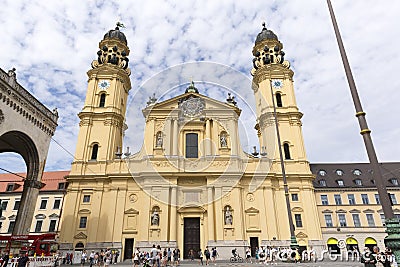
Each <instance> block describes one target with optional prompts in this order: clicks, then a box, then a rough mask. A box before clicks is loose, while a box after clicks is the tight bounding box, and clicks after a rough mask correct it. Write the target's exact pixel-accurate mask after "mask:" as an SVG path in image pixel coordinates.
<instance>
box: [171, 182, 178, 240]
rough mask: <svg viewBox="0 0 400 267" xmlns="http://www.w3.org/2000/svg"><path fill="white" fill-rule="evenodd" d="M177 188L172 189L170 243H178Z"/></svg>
mask: <svg viewBox="0 0 400 267" xmlns="http://www.w3.org/2000/svg"><path fill="white" fill-rule="evenodd" d="M176 191H177V187H176V186H172V187H171V198H170V209H171V220H170V222H169V224H170V225H169V229H170V241H178V236H177V235H176V233H177V227H178V221H177V212H178V211H177V192H176Z"/></svg>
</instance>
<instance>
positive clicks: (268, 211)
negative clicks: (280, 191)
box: [262, 186, 279, 239]
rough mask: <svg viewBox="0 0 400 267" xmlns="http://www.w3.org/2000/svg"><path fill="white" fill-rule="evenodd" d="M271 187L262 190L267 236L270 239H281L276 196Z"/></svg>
mask: <svg viewBox="0 0 400 267" xmlns="http://www.w3.org/2000/svg"><path fill="white" fill-rule="evenodd" d="M272 190H273V189H272V188H271V187H266V186H264V187H263V189H262V192H263V200H264V212H265V215H266V216H265V217H266V220H268V223H267V228H266V229H267V235H268V237H269V238H270V239H272V238H273V237H276V238H279V236H278V230H277V223H276V216H277V214H276V212H275V205H274V202H275V196H274V193H273V191H272Z"/></svg>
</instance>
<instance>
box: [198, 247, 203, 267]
mask: <svg viewBox="0 0 400 267" xmlns="http://www.w3.org/2000/svg"><path fill="white" fill-rule="evenodd" d="M198 254H199V259H200V261H199V265H200V264H201V265H203V252H202V251H201V249H200V250H199V252H198Z"/></svg>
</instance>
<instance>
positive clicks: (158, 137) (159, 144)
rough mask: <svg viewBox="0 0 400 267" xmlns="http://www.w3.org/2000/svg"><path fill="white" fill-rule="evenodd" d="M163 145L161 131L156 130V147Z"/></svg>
mask: <svg viewBox="0 0 400 267" xmlns="http://www.w3.org/2000/svg"><path fill="white" fill-rule="evenodd" d="M162 146H163V134H162V132H161V131H159V132H157V134H156V147H162Z"/></svg>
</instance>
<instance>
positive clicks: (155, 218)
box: [151, 210, 160, 226]
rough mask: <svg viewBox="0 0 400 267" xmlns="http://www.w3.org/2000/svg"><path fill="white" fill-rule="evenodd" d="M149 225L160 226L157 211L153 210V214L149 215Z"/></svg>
mask: <svg viewBox="0 0 400 267" xmlns="http://www.w3.org/2000/svg"><path fill="white" fill-rule="evenodd" d="M151 225H156V226H158V225H160V215H159V214H158V212H157V210H154V211H153V214H152V215H151Z"/></svg>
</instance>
